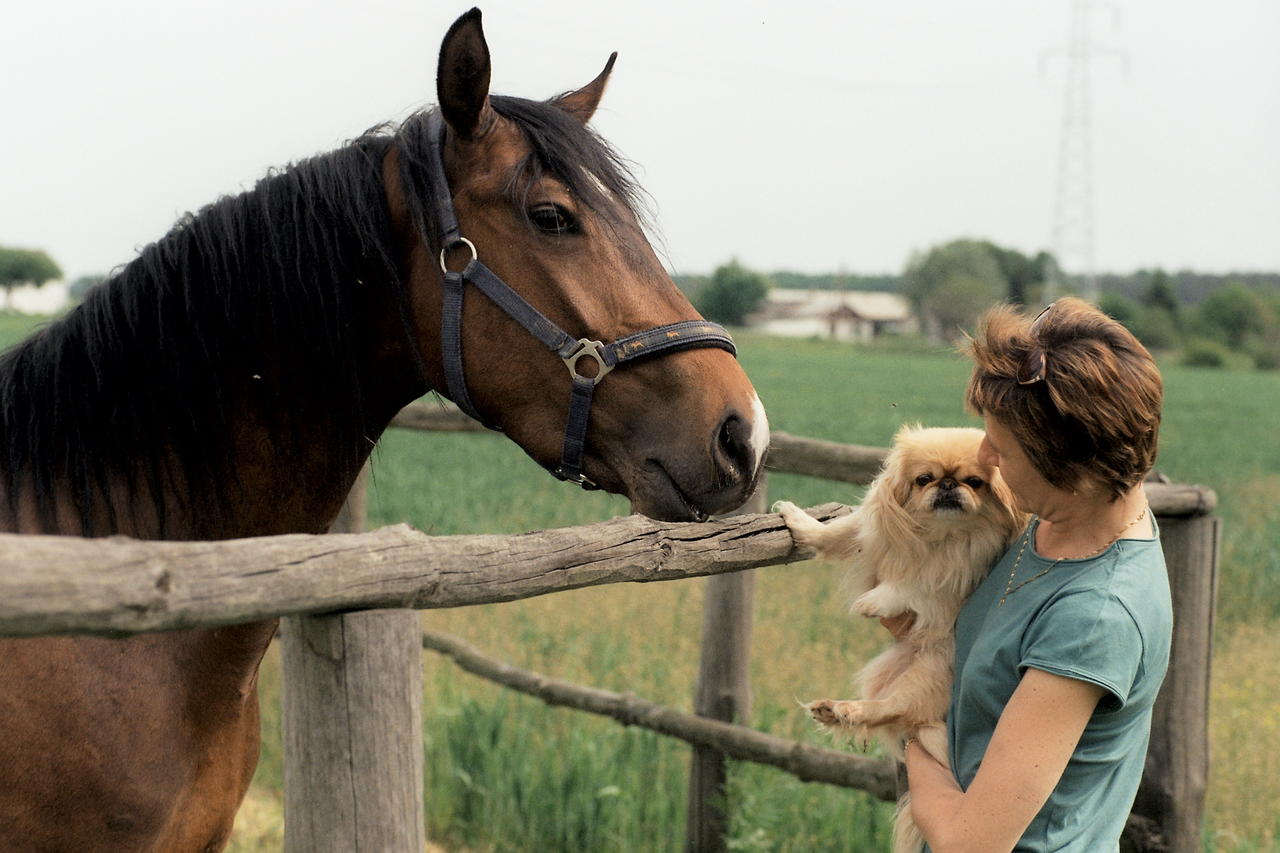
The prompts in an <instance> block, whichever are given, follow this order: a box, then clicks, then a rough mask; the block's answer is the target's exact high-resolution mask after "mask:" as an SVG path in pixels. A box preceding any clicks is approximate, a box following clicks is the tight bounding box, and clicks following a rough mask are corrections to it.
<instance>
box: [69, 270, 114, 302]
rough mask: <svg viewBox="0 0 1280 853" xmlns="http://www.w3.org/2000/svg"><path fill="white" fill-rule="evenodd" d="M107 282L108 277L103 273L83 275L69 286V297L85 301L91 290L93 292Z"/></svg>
mask: <svg viewBox="0 0 1280 853" xmlns="http://www.w3.org/2000/svg"><path fill="white" fill-rule="evenodd" d="M106 280H107V277H106V276H105V275H103V274H102V273H95V274H93V275H82V276H80V277H79V278H77V279H76V280H75V281H73V282H71V284H69V285H67V295H68V296H70V297H71V298H72V299H84V298H85V296H87V295H88V293H89V291H90V290H93V289H94V288H95V287H97V286H98V285H100V284H102V283H103V282H104V281H106Z"/></svg>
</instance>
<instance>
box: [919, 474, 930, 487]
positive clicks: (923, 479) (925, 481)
mask: <svg viewBox="0 0 1280 853" xmlns="http://www.w3.org/2000/svg"><path fill="white" fill-rule="evenodd" d="M932 482H933V475H932V474H921V475H920V476H919V477H916V485H917V486H922V487H923V486H927V485H929V484H930V483H932Z"/></svg>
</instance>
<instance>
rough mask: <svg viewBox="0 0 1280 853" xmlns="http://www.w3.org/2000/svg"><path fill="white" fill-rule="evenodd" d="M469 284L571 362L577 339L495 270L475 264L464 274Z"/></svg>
mask: <svg viewBox="0 0 1280 853" xmlns="http://www.w3.org/2000/svg"><path fill="white" fill-rule="evenodd" d="M462 276H463V278H465V279H466V280H467V281H469V282H471V283H472V284H474V285H475V286H476V287H478V288H480V292H481V293H483V294H484V295H485V296H487V297H489V298H490V299H491V300H493V302H494V304H496V305H497V306H498V307H499V308H501V309H502V310H503V311H505V312H507V315H508V316H509V317H511V319H513V320H515V321H516V322H517V323H519V324H520V325H521V326H523V327H524V328H525V329H526V330H527V331H528V332H529V334H531V335H533V336H534V337H535V338H537V339H538V340H540V341H542V343H543V344H545V345H546V347H547V349H549V350H551V351H552V352H554V353H556V354H557V355H559V356H560V357H561V358H568V357H569V356H570V355H572V354H573V351H574V350H575V349H577V347H578V341H577V339H576V338H571V337H569V335H568V334H567V333H566V332H565V331H564V330H563V329H561V328H560V327H559V326H557V325H556V324H555V323H553V322H551V321H550V320H548V319H547V318H546V317H544V316H543V315H542V312H540V311H539V310H538V309H537V308H534V307H533V306H532V305H530V304H529V303H528V302H527V301H525V298H524V297H523V296H521V295H520V294H518V293H516V292H515V291H514V290H512V289H511V288H510V287H509V286H508V285H507V283H506V282H505V281H503V280H502V279H500V278H498V276H497V275H495V274H494V272H493V270H491V269H489V268H488V267H486V266H485V265H484V264H483V263H481V262H480V261H478V260H472V261H471V263H469V264H467V267H466V269H464V270H463V271H462Z"/></svg>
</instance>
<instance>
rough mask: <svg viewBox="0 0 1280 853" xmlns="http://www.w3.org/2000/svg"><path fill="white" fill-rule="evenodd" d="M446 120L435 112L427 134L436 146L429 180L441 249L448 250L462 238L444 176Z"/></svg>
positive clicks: (432, 151) (430, 119)
mask: <svg viewBox="0 0 1280 853" xmlns="http://www.w3.org/2000/svg"><path fill="white" fill-rule="evenodd" d="M444 128H445V124H444V119H443V118H442V117H441V116H440V113H439V112H434V113H432V114H431V115H430V117H428V119H427V132H428V133H429V134H430V138H431V139H432V140H433V142H434V143H435V144H433V145H432V146H431V154H430V155H429V156H430V157H431V162H430V163H429V164H428V165H429V166H430V168H428V169H427V180H428V181H429V182H430V184H431V196H432V198H433V199H434V201H435V204H436V225H437V227H438V228H439V229H440V248H441V249H448V248H449V247H451V246H452V245H453V244H454V243H456V242H458V238H459V237H461V236H462V234H461V232H460V231H459V230H458V217H457V216H455V215H454V212H453V194H452V193H451V192H449V179H448V178H446V177H445V174H444Z"/></svg>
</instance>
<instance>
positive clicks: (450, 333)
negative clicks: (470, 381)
mask: <svg viewBox="0 0 1280 853" xmlns="http://www.w3.org/2000/svg"><path fill="white" fill-rule="evenodd" d="M466 286H467V283H466V281H465V280H464V279H463V273H457V272H451V273H445V276H444V286H443V294H442V303H441V306H440V310H441V323H440V356H441V359H442V361H443V362H444V364H443V365H442V366H443V367H444V379H445V384H446V385H447V386H448V389H449V397H450V398H451V399H452V400H453V402H455V403H457V404H458V408H459V409H462V411H464V412H466V413H467V415H469V416H470V417H472V418H475V419H476V420H478V421H480V423H484V418H482V417H480V413H479V412H477V411H476V407H475V404H474V403H472V402H471V395H470V394H468V393H467V377H466V375H465V373H464V372H463V369H462V296H463V290H464V289H465V288H466ZM486 426H488V425H487V424H486Z"/></svg>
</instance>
